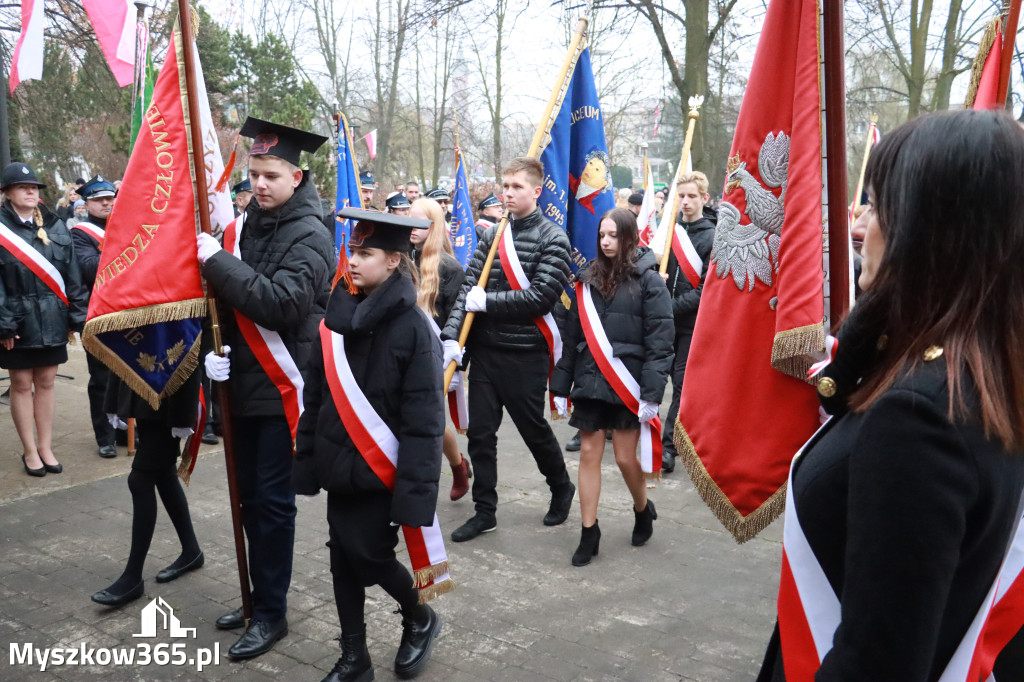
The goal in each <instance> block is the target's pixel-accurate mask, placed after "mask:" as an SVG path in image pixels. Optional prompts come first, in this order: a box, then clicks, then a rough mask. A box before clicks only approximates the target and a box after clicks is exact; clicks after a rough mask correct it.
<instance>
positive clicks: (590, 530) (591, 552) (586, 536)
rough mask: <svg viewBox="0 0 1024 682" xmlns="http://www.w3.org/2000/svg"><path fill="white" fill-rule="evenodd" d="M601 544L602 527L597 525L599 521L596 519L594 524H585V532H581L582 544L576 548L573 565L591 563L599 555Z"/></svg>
mask: <svg viewBox="0 0 1024 682" xmlns="http://www.w3.org/2000/svg"><path fill="white" fill-rule="evenodd" d="M600 544H601V528H600V527H599V526H598V525H597V521H596V520H595V521H594V525H593V526H589V527H588V526H583V532H582V533H580V546H579V547H577V548H576V552H575V554H573V555H572V565H573V566H586V565H587V564H589V563H590V560H591V558H593V557H596V556H597V550H598V547H599V545H600Z"/></svg>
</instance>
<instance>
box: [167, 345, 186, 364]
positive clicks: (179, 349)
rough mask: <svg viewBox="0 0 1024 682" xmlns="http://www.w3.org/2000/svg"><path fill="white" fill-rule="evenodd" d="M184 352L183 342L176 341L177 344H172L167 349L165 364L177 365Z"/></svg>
mask: <svg viewBox="0 0 1024 682" xmlns="http://www.w3.org/2000/svg"><path fill="white" fill-rule="evenodd" d="M184 352H185V342H184V341H178V343H176V344H174V345H173V346H171V347H170V348H168V349H167V362H168V363H170V364H172V365H175V364H177V363H178V358H180V357H181V356H182V354H183V353H184Z"/></svg>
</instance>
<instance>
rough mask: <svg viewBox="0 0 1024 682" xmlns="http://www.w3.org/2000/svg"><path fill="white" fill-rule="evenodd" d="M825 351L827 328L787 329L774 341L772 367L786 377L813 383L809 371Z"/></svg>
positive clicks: (777, 335) (818, 326)
mask: <svg viewBox="0 0 1024 682" xmlns="http://www.w3.org/2000/svg"><path fill="white" fill-rule="evenodd" d="M824 351H825V327H824V325H821V324H812V325H809V326H807V327H797V328H796V329H787V330H786V331H782V332H779V333H778V334H776V335H775V339H774V340H773V341H772V367H773V368H774V369H777V370H778V371H780V372H782V373H783V374H785V375H786V376H791V377H793V378H794V379H799V380H800V381H804V382H807V383H812V382H811V380H810V379H809V378H808V377H807V370H808V369H810V368H811V365H813V364H814V363H815V362H817V360H816V359H815V357H814V356H815V355H818V356H820V355H821V354H822V353H823V352H824Z"/></svg>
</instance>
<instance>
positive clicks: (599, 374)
mask: <svg viewBox="0 0 1024 682" xmlns="http://www.w3.org/2000/svg"><path fill="white" fill-rule="evenodd" d="M579 276H580V280H581V282H582V286H580V287H579V288H578V289H577V300H576V302H575V303H574V304H573V307H572V312H571V313H570V316H569V320H568V322H567V324H566V329H565V334H564V338H563V343H562V357H561V359H560V360H559V361H558V364H557V366H556V367H555V371H554V374H553V375H552V377H551V393H552V394H553V395H555V396H556V398H555V403H556V405H557V406H558V410H559V412H561V413H562V414H563V415H565V416H567V413H568V409H567V404H566V403H567V397H568V396H571V398H572V402H573V414H572V417H571V419H570V420H569V424H570V426H575V427H576V428H578V429H579V430H580V437H581V449H580V469H579V491H580V515H581V516H582V518H583V529H582V533H581V538H580V544H579V547H577V549H576V552H575V553H574V554H573V557H572V564H573V565H574V566H584V565H586V564H589V563H590V561H591V557H593V556H594V555H596V554H597V552H598V549H599V543H600V539H601V529H600V528H599V526H598V523H597V502H598V498H599V496H600V494H601V458H602V456H603V455H604V446H605V430H606V429H610V430H611V431H612V447H613V449H614V451H615V463H616V464H618V466H619V470H620V471H621V472H622V477H623V479H625V481H626V486H627V487H628V488H629V492H630V495H631V496H632V498H633V513H634V515H635V524H634V526H633V537H632V543H633V545H634V546H641V545H643V544H645V543H646V542H647V541H648V540H649V539H650V537H651V535H652V533H653V532H654V525H653V524H654V520H655V519H656V518H658V515H657V512H656V511H655V509H654V503H653V502H651V501H650V500H648V499H647V484H646V480H645V476H644V472H643V470H642V468H641V465H640V461H639V460H638V459H637V454H636V453H637V444H638V442H639V439H640V432H641V425H643V424H645V423H646V422H648V421H649V420H651V419H653V418H655V417H657V416H658V406H659V404H660V403H661V398H662V395H663V393H664V391H665V384H666V382H667V381H668V373H669V371H670V370H671V368H672V356H673V353H672V342H673V337H674V327H673V322H672V301H671V299H670V297H669V294H668V288H667V287H666V286H665V282H664V280H662V278H661V276H660V275H658V262H657V260H656V259H655V258H654V254H653V253H652V252H651V251H650V249H647V248H641V247H639V236H638V234H637V225H636V217H635V216H634V215H633V213H632V212H631V211H629V210H628V209H624V208H616V209H612V210H611V211H608V212H607V213H605V214H604V215H603V216H602V217H601V223H600V231H599V233H598V254H597V258H596V259H594V260H592V261H590V262H589V263H588V264H587V265H586V266H585V268H584V269H583V270H581V272H580V275H579ZM581 296H587V297H589V299H588V300H587V301H586V303H589V301H592V302H593V310H594V311H595V312H596V314H597V320H594V319H591V318H590V317H589V316H588V317H587V318H586V319H584V318H583V317H582V316H581V306H582V305H583V304H584V301H581V300H580V297H581ZM586 312H587V309H586V308H585V309H584V310H583V311H582V313H583V315H586ZM585 325H589V327H590V328H589V329H585ZM595 325H598V326H600V328H602V329H603V334H604V335H605V336H606V337H607V341H608V342H609V344H610V351H611V355H612V357H614V358H615V359H617V360H619V361H621V365H623V366H624V367H622V368H621V369H620V371H624V372H628V374H629V376H630V377H632V381H633V382H634V383H636V384H638V385H639V396H638V397H639V403H638V410H637V411H633V410H632V409H630V408H629V407H627V406H626V403H624V402H623V400H622V398H621V397H620V396H619V394H618V393H617V392H616V390H615V389H614V388H613V387H612V384H611V383H610V382H611V381H616V382H618V381H619V378H617V377H614V376H613V377H609V376H607V375H606V374H605V372H606V371H607V370H605V369H602V365H603V364H606V363H605V362H603V361H602V362H599V361H598V356H599V355H600V354H601V353H602V351H601V349H600V348H597V347H594V346H593V345H592V344H591V343H590V337H591V334H593V333H594V327H595ZM654 437H655V438H658V436H657V433H655V434H654Z"/></svg>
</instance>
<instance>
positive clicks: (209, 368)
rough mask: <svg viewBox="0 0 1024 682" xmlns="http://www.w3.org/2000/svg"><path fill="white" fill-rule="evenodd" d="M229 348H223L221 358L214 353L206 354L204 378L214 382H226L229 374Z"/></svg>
mask: <svg viewBox="0 0 1024 682" xmlns="http://www.w3.org/2000/svg"><path fill="white" fill-rule="evenodd" d="M230 354H231V346H224V355H223V357H222V356H220V355H217V354H216V353H207V354H206V376H208V377H210V378H211V379H213V380H214V381H227V380H228V376H229V375H230V374H231V360H230V359H229V358H228V356H229V355H230Z"/></svg>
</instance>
